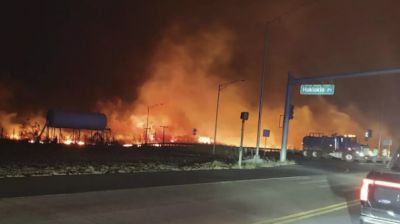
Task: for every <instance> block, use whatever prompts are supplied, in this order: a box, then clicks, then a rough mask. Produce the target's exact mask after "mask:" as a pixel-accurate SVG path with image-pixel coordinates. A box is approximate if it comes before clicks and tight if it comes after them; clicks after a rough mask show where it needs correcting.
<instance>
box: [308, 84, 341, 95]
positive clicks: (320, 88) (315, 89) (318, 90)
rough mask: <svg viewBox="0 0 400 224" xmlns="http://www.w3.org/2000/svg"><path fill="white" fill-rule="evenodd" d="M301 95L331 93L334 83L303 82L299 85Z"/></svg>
mask: <svg viewBox="0 0 400 224" xmlns="http://www.w3.org/2000/svg"><path fill="white" fill-rule="evenodd" d="M300 94H301V95H318V96H319V95H333V94H335V85H333V84H323V85H322V84H311V85H309V84H303V85H301V86H300Z"/></svg>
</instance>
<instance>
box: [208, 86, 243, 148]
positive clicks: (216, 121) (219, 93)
mask: <svg viewBox="0 0 400 224" xmlns="http://www.w3.org/2000/svg"><path fill="white" fill-rule="evenodd" d="M237 82H244V80H243V79H241V80H233V81H230V82H226V83H220V84H218V95H217V109H216V112H215V125H214V142H213V150H212V154H213V155H215V148H216V144H217V127H218V112H219V98H220V95H221V91H222V90H223V89H224V88H226V87H227V86H229V85H232V84H234V83H237Z"/></svg>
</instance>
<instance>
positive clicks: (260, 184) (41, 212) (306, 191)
mask: <svg viewBox="0 0 400 224" xmlns="http://www.w3.org/2000/svg"><path fill="white" fill-rule="evenodd" d="M292 169H297V170H301V169H303V167H302V166H293V167H292ZM364 175H365V172H324V173H323V174H318V175H304V176H292V177H281V178H280V177H274V178H267V179H253V180H238V181H222V182H214V183H198V184H185V185H178V186H174V185H172V186H159V187H146V188H135V189H125V190H110V191H97V192H87V193H74V194H58V195H44V196H30V197H16V198H3V199H0V211H1V212H0V223H190V224H194V223H230V224H232V223H249V224H262V223H280V224H283V223H302V224H305V223H358V213H359V205H358V202H357V201H354V200H356V199H357V195H358V192H357V191H358V190H357V188H358V187H359V186H360V182H361V179H362V178H363V177H364Z"/></svg>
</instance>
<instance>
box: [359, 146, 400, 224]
mask: <svg viewBox="0 0 400 224" xmlns="http://www.w3.org/2000/svg"><path fill="white" fill-rule="evenodd" d="M360 200H361V223H365V224H369V223H371V224H374V223H383V224H400V149H399V150H397V152H396V153H395V154H394V155H393V158H392V160H391V161H390V163H389V164H388V166H387V167H386V168H385V169H382V170H379V171H371V172H369V173H368V175H367V177H366V178H365V179H364V180H363V185H362V187H361V191H360Z"/></svg>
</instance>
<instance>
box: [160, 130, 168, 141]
mask: <svg viewBox="0 0 400 224" xmlns="http://www.w3.org/2000/svg"><path fill="white" fill-rule="evenodd" d="M160 127H161V128H162V145H164V144H165V129H166V128H168V126H160Z"/></svg>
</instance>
